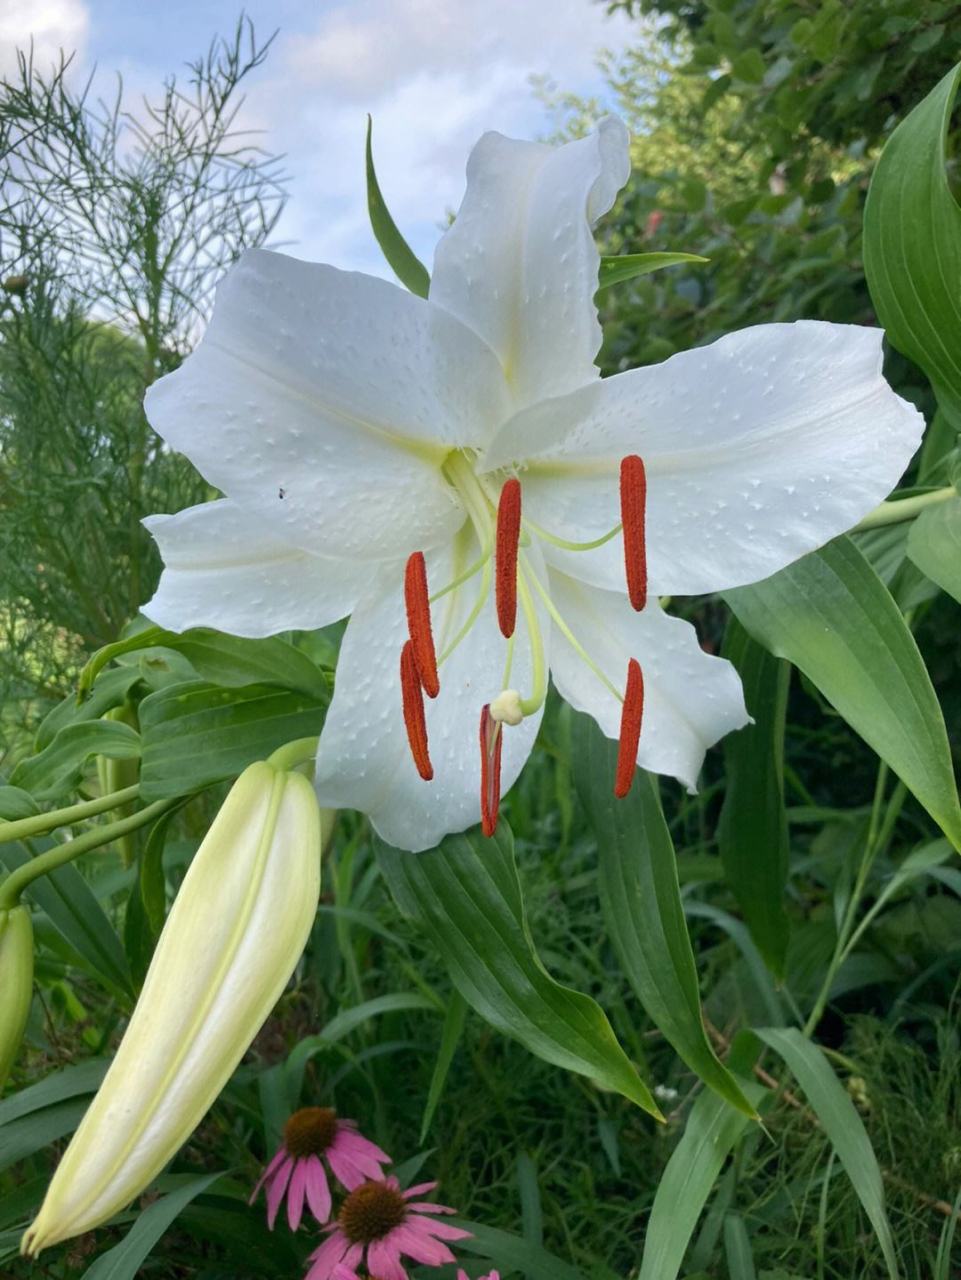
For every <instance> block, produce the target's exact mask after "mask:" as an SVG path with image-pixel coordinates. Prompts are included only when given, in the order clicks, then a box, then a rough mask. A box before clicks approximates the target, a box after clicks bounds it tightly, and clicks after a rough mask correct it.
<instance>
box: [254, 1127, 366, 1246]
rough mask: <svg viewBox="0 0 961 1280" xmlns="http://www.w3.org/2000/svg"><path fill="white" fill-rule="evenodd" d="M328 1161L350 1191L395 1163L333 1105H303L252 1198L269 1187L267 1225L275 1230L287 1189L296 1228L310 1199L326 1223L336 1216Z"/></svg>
mask: <svg viewBox="0 0 961 1280" xmlns="http://www.w3.org/2000/svg"><path fill="white" fill-rule="evenodd" d="M324 1160H326V1162H327V1164H328V1165H329V1167H330V1171H331V1173H332V1174H333V1175H334V1177H335V1178H336V1179H337V1181H338V1182H339V1183H341V1185H342V1186H343V1187H344V1188H345V1189H346V1190H347V1191H353V1189H354V1188H355V1187H359V1186H360V1185H361V1183H363V1182H366V1180H367V1179H368V1178H382V1177H383V1176H384V1171H383V1169H382V1167H381V1166H382V1165H385V1164H390V1163H391V1159H390V1156H389V1155H387V1153H386V1152H384V1151H381V1149H380V1147H378V1146H375V1145H374V1143H373V1142H368V1140H367V1139H366V1138H364V1137H362V1136H361V1134H359V1133H358V1132H357V1123H356V1121H354V1120H341V1119H339V1118H338V1116H337V1113H336V1111H333V1110H331V1108H330V1107H302V1108H301V1110H300V1111H295V1112H294V1114H293V1115H292V1116H291V1117H290V1119H289V1120H288V1121H287V1123H286V1124H285V1125H284V1142H283V1146H282V1147H281V1148H280V1150H279V1151H278V1152H277V1154H276V1155H275V1156H274V1158H273V1159H272V1160H271V1162H270V1164H268V1166H267V1168H266V1169H265V1170H264V1171H263V1173H262V1174H261V1176H260V1180H259V1182H258V1183H257V1185H256V1187H254V1191H253V1195H252V1196H251V1197H250V1203H251V1204H253V1202H254V1201H255V1200H256V1198H257V1193H258V1192H259V1191H260V1188H261V1187H262V1186H264V1185H266V1187H267V1225H268V1226H269V1227H270V1229H271V1230H273V1226H274V1222H275V1221H276V1218H277V1213H278V1211H279V1209H280V1206H281V1203H282V1202H283V1199H284V1194H285V1193H286V1195H287V1221H288V1223H289V1224H290V1229H291V1231H296V1230H297V1228H298V1227H299V1226H300V1220H301V1218H302V1217H303V1213H304V1203H305V1201H306V1203H307V1205H308V1206H309V1208H310V1211H311V1213H312V1214H313V1215H314V1217H315V1218H316V1219H317V1221H318V1222H319V1223H320V1224H321V1225H323V1224H324V1223H326V1222H328V1221H329V1220H330V1187H329V1186H328V1185H327V1174H326V1172H325V1170H324V1163H323V1162H324Z"/></svg>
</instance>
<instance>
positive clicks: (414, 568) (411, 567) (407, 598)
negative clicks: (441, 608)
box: [404, 551, 440, 698]
mask: <svg viewBox="0 0 961 1280" xmlns="http://www.w3.org/2000/svg"><path fill="white" fill-rule="evenodd" d="M404 603H405V604H406V606H407V631H408V634H409V635H410V639H411V644H412V645H413V649H414V661H415V662H416V664H417V674H418V675H419V676H420V682H421V684H422V685H423V686H424V692H425V693H426V694H427V696H428V697H429V698H436V697H437V695H438V693H439V692H440V681H439V679H438V677H437V655H436V653H435V652H434V633H433V631H432V630H431V625H430V601H429V599H428V595H427V566H426V565H425V563H424V553H423V552H422V551H415V552H414V554H413V555H412V556H410V558H409V559H408V561H407V570H406V572H405V574H404Z"/></svg>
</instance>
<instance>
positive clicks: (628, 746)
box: [614, 658, 644, 800]
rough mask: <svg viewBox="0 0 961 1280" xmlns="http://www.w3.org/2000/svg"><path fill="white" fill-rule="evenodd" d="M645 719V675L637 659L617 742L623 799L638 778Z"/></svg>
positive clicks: (618, 789)
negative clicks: (642, 730) (635, 774)
mask: <svg viewBox="0 0 961 1280" xmlns="http://www.w3.org/2000/svg"><path fill="white" fill-rule="evenodd" d="M643 718H644V676H643V674H642V672H641V665H640V663H639V662H638V661H637V659H636V658H631V660H630V662H629V663H628V664H627V688H626V689H625V691H624V705H623V706H622V707H621V735H620V738H619V739H618V744H617V772H616V774H615V778H614V794H615V796H617V798H618V800H623V799H624V797H625V796H626V795H627V793H628V792H629V791H630V789H631V783H632V782H633V781H634V770H635V769H636V768H637V748H638V745H639V743H640V741H641V720H642V719H643Z"/></svg>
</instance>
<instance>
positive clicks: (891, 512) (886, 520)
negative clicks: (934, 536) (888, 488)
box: [854, 485, 958, 533]
mask: <svg viewBox="0 0 961 1280" xmlns="http://www.w3.org/2000/svg"><path fill="white" fill-rule="evenodd" d="M956 497H958V491H957V489H955V487H954V485H948V486H947V487H946V488H944V489H932V490H931V492H930V493H917V494H915V495H914V497H913V498H901V499H900V500H896V501H894V502H882V503H881V505H880V506H879V507H875V508H874V510H873V511H870V512H869V513H868V514H867V515H866V516H865V517H864V519H863V520H862V521H861V522H860V524H856V525H855V526H854V532H855V533H863V531H864V530H865V529H879V528H881V526H882V525H886V524H900V523H901V522H902V521H903V520H913V519H914V518H915V516H919V515H920V514H921V512H922V511H926V510H927V508H928V507H934V506H937V504H938V503H939V502H950V501H951V499H952V498H956Z"/></svg>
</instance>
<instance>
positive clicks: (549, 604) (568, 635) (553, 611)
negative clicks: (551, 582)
mask: <svg viewBox="0 0 961 1280" xmlns="http://www.w3.org/2000/svg"><path fill="white" fill-rule="evenodd" d="M531 580H532V582H533V583H534V587H535V589H536V591H537V594H538V595H539V596H540V598H541V599H542V600H543V601H544V607H545V609H546V610H547V612H548V613H549V614H550V615H551V617H552V618H553V619H554V622H555V624H556V626H557V629H558V630H559V631H560V632H561V634H562V635H563V636H564V637H565V639H566V640H567V642H568V644H569V645H570V646H571V648H572V649H573V650H574V652H575V653H576V654H577V656H578V657H579V658H580V659H582V661H584V662H586V663H587V665H588V666H589V667H590V669H591V670H592V671H593V672H594V674H595V675H596V676H597V678H598V680H600V681H601V683H602V684H603V685H604V686H605V687H606V688H608V689H609V690H610V691H611V693H613V695H614V697H615V698H616V699H617V700H618V702H623V701H624V695H623V694H622V693H621V691H620V689H618V688H617V687H616V686H615V685H613V684H612V683H611V681H610V680H608V678H607V676H606V675H605V674H604V672H603V671H602V670H601V669H600V667H599V666H598V665H597V663H596V662H595V661H594V660H593V658H592V657H591V656H590V654H588V652H587V650H586V649H585V648H584V646H583V645H582V644H581V643H580V641H579V640H578V639H577V638H576V637H575V635H574V632H573V631H572V630H571V629H570V627H569V626H568V625H567V623H566V622H565V621H564V619H563V618H562V617H561V615H560V613H559V612H558V609H557V606H556V605H555V604H554V601H553V600H552V599H551V598H550V595H549V594H548V593H547V591H546V590H545V589H544V587H543V585H542V584H541V583H540V582H539V581H538V578H537V574H536V573H532V574H531Z"/></svg>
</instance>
